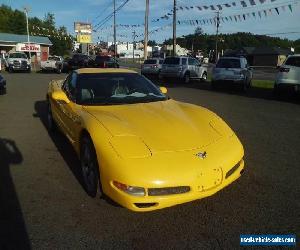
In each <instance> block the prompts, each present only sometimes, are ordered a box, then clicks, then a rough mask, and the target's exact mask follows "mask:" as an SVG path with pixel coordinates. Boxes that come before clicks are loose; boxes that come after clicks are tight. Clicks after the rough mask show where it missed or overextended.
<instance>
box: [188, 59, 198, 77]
mask: <svg viewBox="0 0 300 250" xmlns="http://www.w3.org/2000/svg"><path fill="white" fill-rule="evenodd" d="M188 70H189V72H190V76H191V77H196V71H195V62H194V60H193V58H191V57H189V58H188Z"/></svg>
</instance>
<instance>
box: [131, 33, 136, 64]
mask: <svg viewBox="0 0 300 250" xmlns="http://www.w3.org/2000/svg"><path fill="white" fill-rule="evenodd" d="M135 37H136V32H135V30H134V31H133V32H132V38H133V43H132V61H133V62H134V44H135Z"/></svg>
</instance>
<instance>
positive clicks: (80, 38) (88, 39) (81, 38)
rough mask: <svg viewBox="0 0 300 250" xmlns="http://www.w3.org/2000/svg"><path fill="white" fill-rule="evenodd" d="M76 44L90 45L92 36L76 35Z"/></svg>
mask: <svg viewBox="0 0 300 250" xmlns="http://www.w3.org/2000/svg"><path fill="white" fill-rule="evenodd" d="M77 42H78V43H92V36H91V35H82V34H81V35H77Z"/></svg>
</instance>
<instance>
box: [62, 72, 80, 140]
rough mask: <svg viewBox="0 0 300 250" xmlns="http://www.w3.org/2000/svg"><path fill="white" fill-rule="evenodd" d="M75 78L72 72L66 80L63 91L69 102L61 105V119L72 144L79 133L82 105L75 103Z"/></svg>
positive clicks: (75, 75)
mask: <svg viewBox="0 0 300 250" xmlns="http://www.w3.org/2000/svg"><path fill="white" fill-rule="evenodd" d="M77 78H78V75H77V73H76V72H73V73H72V74H71V76H70V78H69V79H68V81H66V84H65V86H64V91H65V93H66V95H67V96H68V98H69V100H70V102H69V103H65V104H64V105H62V107H61V110H62V119H63V120H64V123H65V126H66V136H67V137H68V139H69V140H70V141H71V143H73V144H74V143H75V142H77V141H78V137H79V133H80V130H81V117H80V113H81V112H82V107H81V105H78V104H76V96H77V86H76V84H77Z"/></svg>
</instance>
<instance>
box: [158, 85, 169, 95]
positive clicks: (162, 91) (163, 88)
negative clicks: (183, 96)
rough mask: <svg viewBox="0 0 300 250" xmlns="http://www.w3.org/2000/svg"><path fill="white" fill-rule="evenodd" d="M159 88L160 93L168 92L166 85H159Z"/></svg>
mask: <svg viewBox="0 0 300 250" xmlns="http://www.w3.org/2000/svg"><path fill="white" fill-rule="evenodd" d="M159 89H160V91H161V93H163V94H167V93H168V90H167V88H166V87H159Z"/></svg>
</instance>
